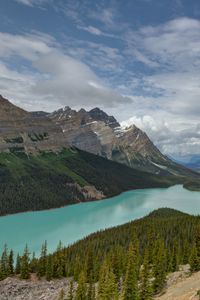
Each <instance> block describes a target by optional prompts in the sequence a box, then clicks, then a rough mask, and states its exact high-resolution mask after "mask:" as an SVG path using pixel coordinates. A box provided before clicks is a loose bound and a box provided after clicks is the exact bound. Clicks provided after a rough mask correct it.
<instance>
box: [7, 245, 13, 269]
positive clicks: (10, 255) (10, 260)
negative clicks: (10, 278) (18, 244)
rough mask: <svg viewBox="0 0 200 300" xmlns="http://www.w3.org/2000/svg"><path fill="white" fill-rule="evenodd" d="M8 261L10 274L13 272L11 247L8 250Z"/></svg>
mask: <svg viewBox="0 0 200 300" xmlns="http://www.w3.org/2000/svg"><path fill="white" fill-rule="evenodd" d="M8 261H9V271H10V274H11V275H12V274H13V273H14V253H13V250H12V249H11V250H10V254H9V258H8Z"/></svg>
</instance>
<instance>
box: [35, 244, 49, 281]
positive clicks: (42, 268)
mask: <svg viewBox="0 0 200 300" xmlns="http://www.w3.org/2000/svg"><path fill="white" fill-rule="evenodd" d="M46 267H47V241H45V243H44V244H43V245H42V249H41V254H40V259H39V264H38V272H37V275H38V277H39V278H40V277H43V276H45V274H46Z"/></svg>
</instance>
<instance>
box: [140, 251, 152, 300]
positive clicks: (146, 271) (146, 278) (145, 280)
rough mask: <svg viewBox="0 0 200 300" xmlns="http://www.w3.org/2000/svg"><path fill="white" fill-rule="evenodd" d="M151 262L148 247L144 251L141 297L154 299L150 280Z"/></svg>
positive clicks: (146, 299) (144, 299)
mask: <svg viewBox="0 0 200 300" xmlns="http://www.w3.org/2000/svg"><path fill="white" fill-rule="evenodd" d="M150 275H151V271H150V263H149V251H148V248H147V249H146V250H145V253H144V260H143V265H142V268H141V285H140V299H141V300H151V299H152V286H151V282H150Z"/></svg>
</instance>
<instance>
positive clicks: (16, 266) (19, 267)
mask: <svg viewBox="0 0 200 300" xmlns="http://www.w3.org/2000/svg"><path fill="white" fill-rule="evenodd" d="M20 272H21V257H20V256H19V253H18V254H17V260H16V265H15V274H20Z"/></svg>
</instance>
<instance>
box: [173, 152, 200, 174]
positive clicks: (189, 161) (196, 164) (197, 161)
mask: <svg viewBox="0 0 200 300" xmlns="http://www.w3.org/2000/svg"><path fill="white" fill-rule="evenodd" d="M175 161H176V162H177V163H179V164H182V165H184V166H185V167H187V168H189V169H192V170H194V171H196V172H200V155H198V154H195V155H187V156H183V157H180V158H175Z"/></svg>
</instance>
